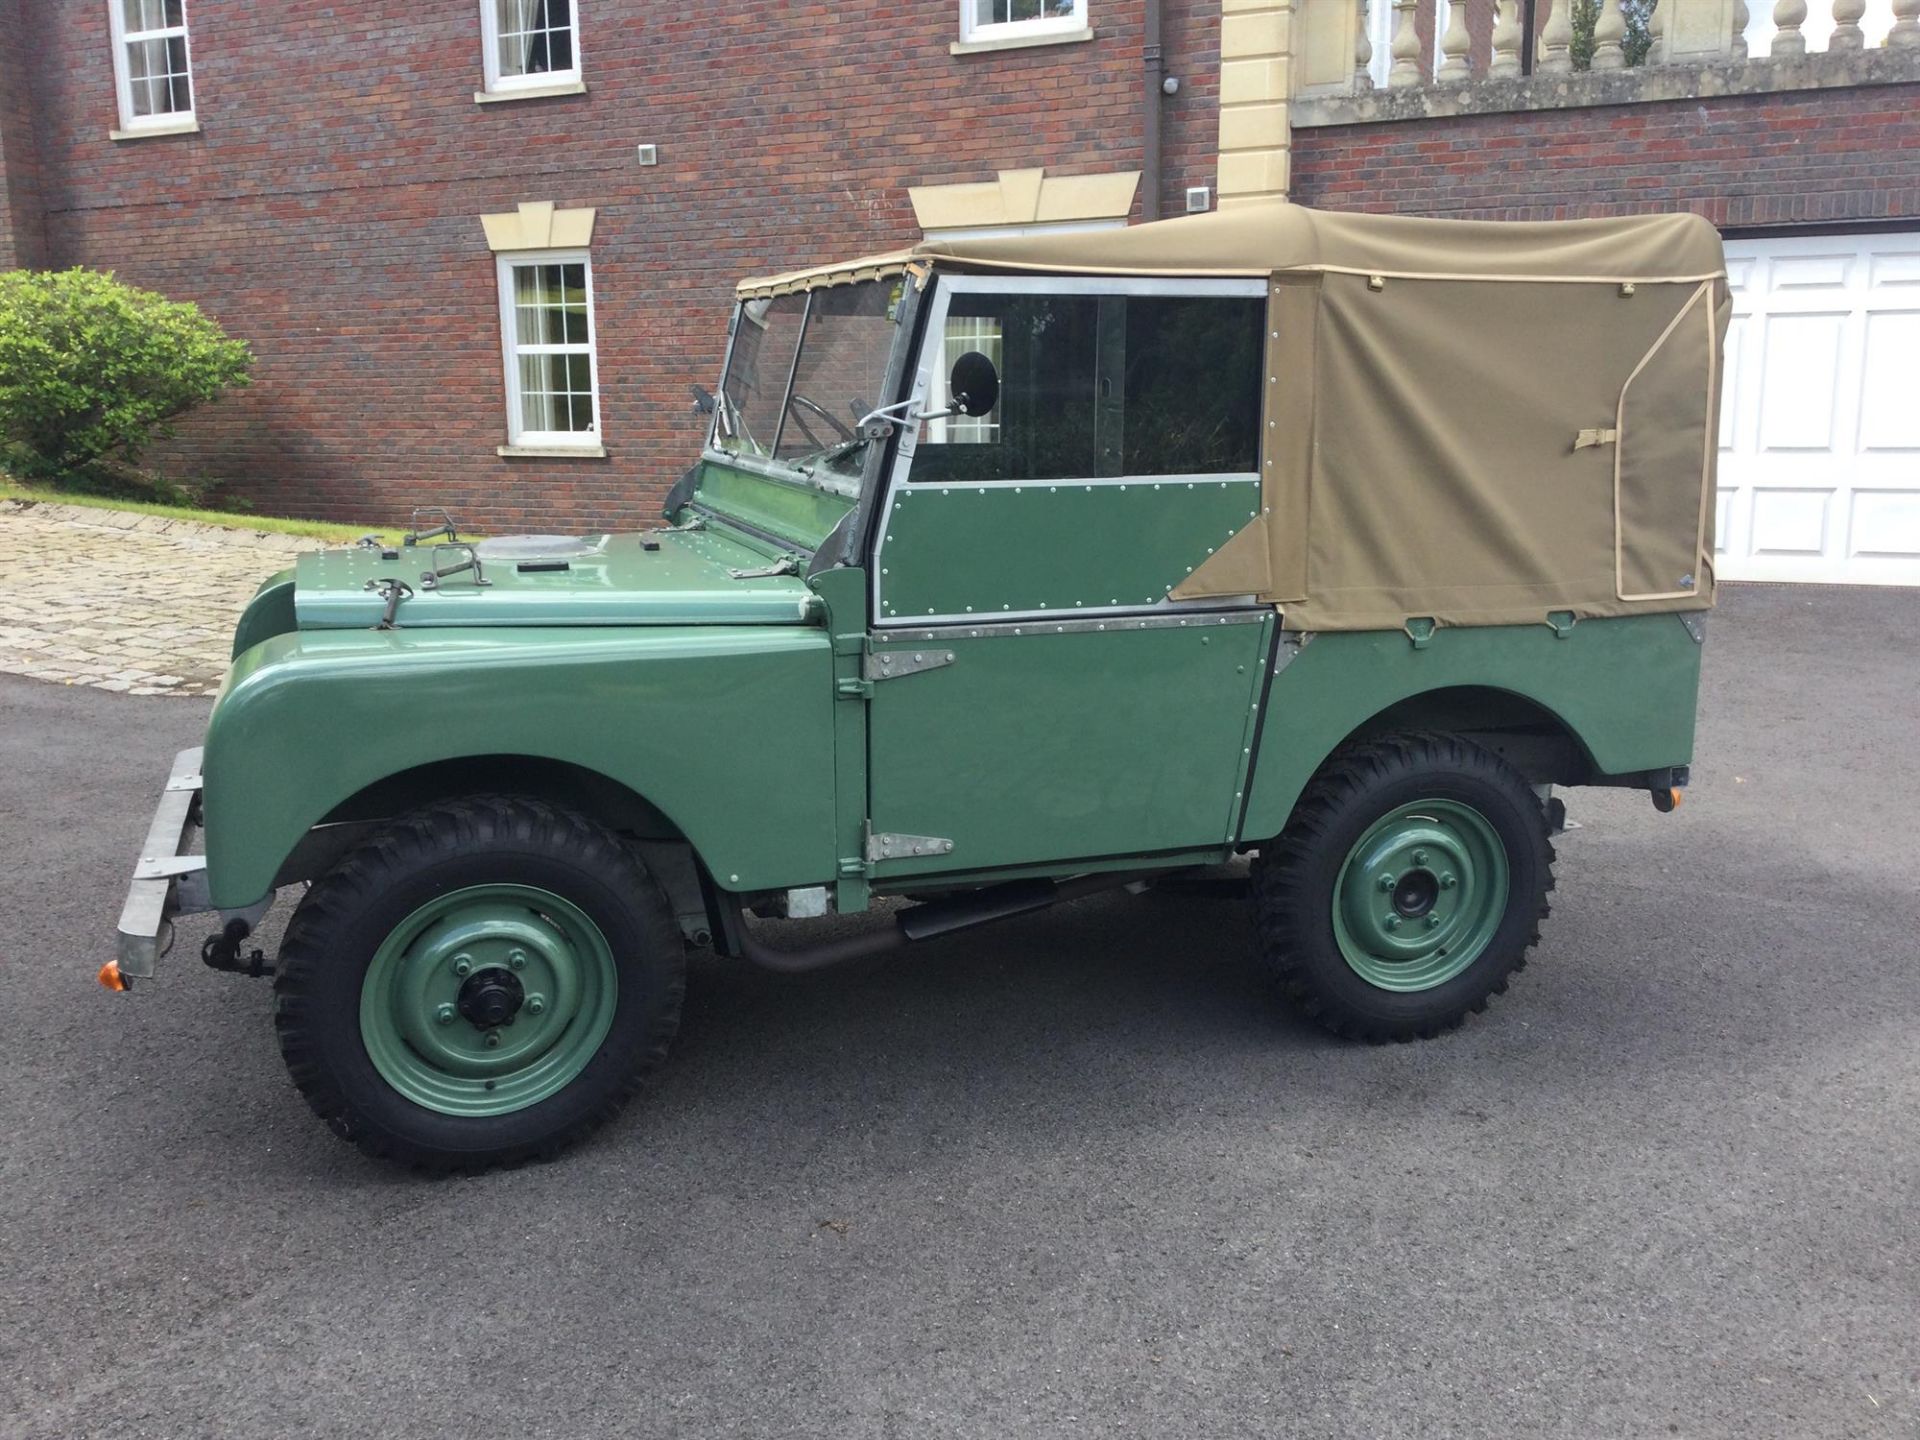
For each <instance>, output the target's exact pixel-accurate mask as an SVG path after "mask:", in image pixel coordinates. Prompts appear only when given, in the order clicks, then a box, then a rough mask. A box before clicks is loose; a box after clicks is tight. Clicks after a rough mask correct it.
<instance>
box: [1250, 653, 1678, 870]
mask: <svg viewBox="0 0 1920 1440" xmlns="http://www.w3.org/2000/svg"><path fill="white" fill-rule="evenodd" d="M1700 649H1701V647H1700V644H1699V642H1698V641H1696V640H1695V639H1694V638H1693V635H1692V633H1691V632H1690V631H1689V630H1688V629H1687V626H1686V625H1685V624H1684V623H1683V621H1682V617H1680V616H1677V615H1634V616H1629V617H1625V618H1621V619H1597V620H1582V621H1580V622H1579V623H1578V624H1576V625H1574V626H1573V627H1572V629H1570V630H1568V631H1567V632H1566V634H1565V635H1564V636H1563V635H1560V634H1558V633H1556V632H1555V631H1554V630H1553V629H1552V628H1551V627H1549V626H1546V625H1493V626H1480V627H1472V628H1468V627H1461V628H1458V629H1453V628H1444V629H1440V630H1436V631H1434V632H1433V635H1432V638H1431V639H1430V640H1429V641H1427V642H1426V644H1425V645H1424V646H1423V647H1416V646H1415V645H1414V644H1413V641H1412V640H1411V638H1410V637H1409V636H1408V635H1407V634H1405V633H1404V632H1402V631H1399V630H1354V631H1325V632H1323V633H1320V634H1317V635H1314V636H1313V637H1312V640H1311V642H1310V643H1309V644H1308V645H1307V646H1306V647H1305V648H1304V649H1302V650H1301V651H1300V652H1299V654H1298V655H1297V656H1296V657H1295V658H1294V659H1293V660H1292V661H1291V663H1289V664H1288V665H1287V666H1286V668H1285V669H1283V670H1282V671H1281V672H1280V673H1279V674H1278V675H1276V676H1275V677H1274V681H1273V686H1272V690H1271V692H1270V694H1269V698H1268V701H1267V711H1266V715H1265V721H1264V724H1263V725H1262V726H1261V742H1260V748H1259V753H1258V755H1257V756H1256V757H1255V760H1254V773H1253V791H1252V794H1251V795H1250V796H1249V797H1248V801H1247V815H1246V820H1245V822H1244V823H1243V825H1242V827H1241V832H1240V833H1241V835H1242V836H1243V837H1244V838H1245V839H1247V840H1255V841H1257V840H1261V839H1265V838H1267V837H1269V836H1273V835H1277V834H1279V833H1280V831H1281V830H1282V829H1284V828H1285V827H1286V823H1287V819H1288V817H1289V816H1290V815H1291V814H1292V813H1293V806H1294V802H1295V801H1297V800H1298V799H1299V798H1300V793H1301V791H1302V790H1304V789H1305V788H1306V785H1307V782H1308V781H1309V780H1311V779H1312V778H1313V774H1314V772H1315V771H1316V770H1318V769H1319V768H1320V766H1321V765H1322V764H1323V763H1325V761H1326V759H1327V757H1328V756H1329V755H1331V754H1332V753H1333V751H1334V750H1335V749H1337V748H1338V747H1339V745H1340V744H1341V742H1342V741H1344V740H1345V739H1346V738H1347V737H1348V736H1349V735H1352V734H1353V733H1354V732H1355V731H1356V730H1358V729H1359V728H1360V727H1361V726H1362V725H1365V724H1366V723H1367V722H1368V721H1369V720H1371V719H1373V717H1374V716H1376V715H1379V714H1380V713H1381V712H1383V711H1385V710H1387V709H1388V708H1390V707H1391V706H1394V705H1397V704H1399V703H1400V702H1401V701H1403V700H1411V699H1415V698H1417V697H1419V696H1421V695H1427V694H1431V693H1433V692H1435V691H1439V690H1449V689H1455V688H1458V687H1477V688H1482V689H1487V690H1498V691H1504V692H1506V693H1507V694H1510V695H1518V696H1521V697H1522V698H1524V699H1527V700H1530V701H1532V702H1533V703H1534V704H1535V705H1538V706H1539V707H1540V708H1541V709H1543V710H1546V711H1547V712H1548V713H1550V714H1551V715H1553V716H1555V717H1556V718H1558V719H1559V721H1560V722H1561V724H1563V725H1564V726H1566V728H1567V729H1568V731H1569V732H1571V733H1572V735H1573V737H1574V738H1575V739H1576V740H1578V741H1579V742H1580V744H1581V746H1582V747H1583V748H1584V749H1585V750H1586V752H1587V754H1588V755H1589V756H1591V757H1592V759H1593V763H1594V768H1595V769H1596V770H1597V771H1598V773H1600V774H1601V775H1630V774H1634V773H1637V772H1639V771H1643V770H1657V769H1661V768H1664V767H1666V766H1669V765H1685V764H1687V763H1688V762H1689V761H1691V760H1692V758H1693V725H1694V710H1695V706H1696V703H1697V700H1698V696H1699V689H1700Z"/></svg>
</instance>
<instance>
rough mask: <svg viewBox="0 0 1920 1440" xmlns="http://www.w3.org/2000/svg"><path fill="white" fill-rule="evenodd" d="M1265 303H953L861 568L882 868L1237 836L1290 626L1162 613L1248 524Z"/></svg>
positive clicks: (1219, 291) (933, 309) (970, 286)
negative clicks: (956, 392)
mask: <svg viewBox="0 0 1920 1440" xmlns="http://www.w3.org/2000/svg"><path fill="white" fill-rule="evenodd" d="M1264 297H1265V286H1264V284H1262V283H1261V282H1258V281H1253V282H1243V281H1221V280H1214V281H1205V280H1189V281H1177V282H1176V281H1163V280H1106V279H1099V280H1096V279H1078V278H1061V277H1053V278H1049V279H1035V278H1019V277H991V276H960V277H943V278H941V279H939V280H938V281H937V282H936V288H935V293H934V295H933V296H932V297H931V303H930V307H929V313H928V319H927V324H926V327H925V329H924V332H923V334H924V337H925V338H924V340H923V341H922V344H921V349H920V353H919V357H918V361H917V365H916V370H915V378H914V382H913V383H914V395H915V398H916V399H917V400H918V401H919V402H920V404H919V405H918V406H917V407H916V409H919V410H924V411H928V412H938V411H942V410H945V409H947V407H948V405H949V401H950V396H949V394H948V391H947V386H948V379H947V377H948V376H949V375H950V374H951V373H952V370H953V366H954V363H955V362H956V361H957V360H958V359H959V358H960V357H961V356H962V355H965V354H967V353H968V352H977V353H979V354H983V355H985V356H986V357H987V358H988V359H990V360H991V361H992V362H993V364H994V366H995V368H996V370H997V372H998V375H999V379H1000V386H999V393H998V399H997V401H996V403H995V404H994V406H993V408H992V409H991V410H989V411H988V412H987V413H985V414H983V415H978V416H969V415H965V414H959V413H955V414H949V415H946V416H944V417H942V418H933V419H929V420H925V421H923V422H921V423H920V424H919V425H917V426H915V427H913V428H912V429H911V430H910V431H909V432H908V433H906V434H904V435H903V436H902V438H901V441H900V444H899V445H898V447H897V456H896V459H895V463H894V466H893V469H892V472H891V475H890V477H889V480H888V483H887V486H886V489H885V492H884V493H883V495H882V496H881V498H880V505H879V511H878V516H877V519H876V522H875V527H874V537H873V548H872V556H871V572H870V573H871V584H872V587H873V591H872V613H873V616H874V623H873V628H872V634H871V636H870V648H871V650H872V655H871V656H870V658H869V660H868V662H867V663H868V669H869V672H870V673H871V674H873V675H875V676H876V677H879V678H875V679H874V680H873V682H872V697H871V704H870V710H869V787H870V796H869V817H870V820H869V824H870V828H871V830H872V832H873V838H872V840H871V841H870V843H869V856H870V858H871V859H873V861H874V865H875V874H876V875H877V876H885V875H888V874H910V873H918V872H926V871H934V870H961V869H964V870H968V871H976V870H984V869H996V868H1005V867H1018V866H1022V865H1029V864H1035V863H1040V862H1046V863H1057V862H1059V861H1062V860H1077V859H1089V860H1092V859H1097V858H1100V857H1122V856H1145V855H1152V854H1170V853H1173V852H1181V851H1188V850H1193V849H1197V848H1204V847H1216V848H1217V847H1219V846H1221V845H1223V844H1226V843H1228V842H1230V841H1231V840H1232V839H1233V838H1234V837H1235V830H1236V826H1237V825H1238V820H1239V812H1240V799H1241V795H1240V792H1241V790H1242V789H1243V781H1244V777H1245V774H1246V767H1247V757H1248V754H1249V751H1250V746H1251V744H1252V731H1253V726H1254V722H1255V720H1256V719H1257V709H1258V702H1259V699H1260V696H1261V683H1260V682H1261V679H1262V675H1263V670H1264V668H1265V667H1266V665H1267V663H1268V657H1269V655H1270V653H1271V651H1272V647H1273V642H1274V639H1275V630H1276V622H1277V616H1276V615H1275V613H1274V611H1273V610H1272V608H1271V607H1270V606H1260V605H1258V604H1256V603H1255V602H1254V601H1253V600H1252V598H1251V597H1247V598H1246V599H1244V600H1243V601H1240V602H1237V603H1222V602H1220V601H1217V600H1216V601H1206V602H1199V603H1182V602H1175V601H1173V600H1171V599H1170V598H1169V594H1168V592H1169V591H1170V590H1171V589H1172V588H1173V587H1174V586H1175V585H1176V584H1177V583H1179V581H1180V580H1182V579H1183V578H1184V577H1185V576H1187V575H1188V574H1190V573H1191V572H1192V571H1193V570H1194V569H1195V568H1196V567H1198V566H1199V565H1200V564H1201V563H1202V562H1203V561H1204V560H1205V559H1206V558H1207V556H1209V555H1211V554H1212V553H1213V552H1214V550H1215V549H1217V548H1218V547H1219V546H1221V545H1223V544H1225V543H1226V541H1227V540H1228V538H1229V537H1231V536H1232V535H1233V534H1235V533H1236V532H1237V531H1239V530H1240V529H1241V528H1242V527H1243V526H1244V525H1246V524H1247V522H1248V521H1249V520H1251V519H1252V518H1254V515H1255V513H1256V511H1257V510H1258V508H1259V503H1260V502H1259V493H1260V487H1259V478H1258V475H1257V473H1256V472H1257V463H1258V462H1257V459H1256V457H1257V454H1258V451H1259V434H1260V426H1261V414H1260V397H1261V393H1262V390H1263V386H1262V384H1261V369H1262V356H1263V353H1264V352H1263V340H1264V330H1265V309H1264V306H1265V298H1264Z"/></svg>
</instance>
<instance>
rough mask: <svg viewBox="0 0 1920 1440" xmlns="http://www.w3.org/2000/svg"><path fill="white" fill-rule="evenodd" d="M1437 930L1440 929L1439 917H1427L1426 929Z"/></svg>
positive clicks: (1430, 915)
mask: <svg viewBox="0 0 1920 1440" xmlns="http://www.w3.org/2000/svg"><path fill="white" fill-rule="evenodd" d="M1439 928H1440V917H1439V916H1438V915H1432V914H1429V915H1428V916H1427V929H1429V930H1438V929H1439Z"/></svg>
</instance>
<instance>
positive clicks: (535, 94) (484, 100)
mask: <svg viewBox="0 0 1920 1440" xmlns="http://www.w3.org/2000/svg"><path fill="white" fill-rule="evenodd" d="M586 93H587V82H586V81H584V80H564V81H561V82H560V83H559V84H557V85H528V86H525V87H523V88H521V89H517V90H476V91H474V92H473V103H474V104H476V105H499V104H503V103H504V102H506V101H508V100H546V99H549V98H551V97H552V96H555V95H584V94H586Z"/></svg>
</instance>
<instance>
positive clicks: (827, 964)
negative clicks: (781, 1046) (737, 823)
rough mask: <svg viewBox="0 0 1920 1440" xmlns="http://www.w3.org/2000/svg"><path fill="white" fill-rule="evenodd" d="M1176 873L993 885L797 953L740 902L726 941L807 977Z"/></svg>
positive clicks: (778, 969)
mask: <svg viewBox="0 0 1920 1440" xmlns="http://www.w3.org/2000/svg"><path fill="white" fill-rule="evenodd" d="M1172 873H1175V872H1173V871H1164V870H1131V871H1111V872H1102V873H1099V874H1094V875H1075V876H1072V877H1071V878H1069V879H1066V880H1012V881H1009V882H1007V883H1006V884H1004V885H992V886H989V887H987V888H986V889H984V890H976V891H973V892H972V893H971V894H967V895H956V896H953V897H952V898H951V899H947V900H935V901H932V902H930V903H928V904H925V905H916V906H914V907H913V908H912V909H910V910H902V911H901V912H900V913H899V914H898V915H896V916H895V917H894V922H893V924H891V925H889V926H886V927H885V928H883V929H880V930H873V931H869V932H868V933H867V934H864V935H850V936H847V937H845V938H844V939H840V940H828V941H824V942H822V943H821V944H818V945H808V946H803V947H801V948H800V949H797V950H780V949H776V948H775V947H773V946H771V945H768V944H767V943H766V942H765V941H763V940H761V939H759V938H758V937H757V936H756V935H754V933H753V932H752V931H751V930H749V929H748V928H747V925H746V920H745V917H744V916H742V915H741V913H740V905H739V901H738V900H732V901H731V902H730V903H731V905H732V909H731V910H730V912H729V913H728V916H727V919H728V920H729V921H730V922H731V923H730V924H728V925H727V926H726V927H725V929H726V930H727V931H729V932H730V933H729V934H728V935H727V937H726V938H727V940H728V941H729V943H730V946H731V948H732V949H733V951H734V953H736V954H737V955H739V956H740V957H741V958H742V959H744V960H750V961H752V962H753V963H754V964H755V965H758V966H759V967H760V968H761V969H763V970H771V971H774V972H775V973H777V974H781V975H804V974H806V973H808V972H809V971H813V970H826V969H829V968H831V967H833V966H835V965H845V964H847V963H849V962H851V961H854V960H867V959H871V958H872V957H873V956H876V955H885V954H887V953H888V952H889V951H893V950H901V949H904V948H905V947H906V946H908V945H910V944H912V943H913V942H914V941H916V940H932V939H934V938H936V937H938V936H941V935H951V934H953V933H955V932H956V931H960V930H971V929H973V928H974V927H976V926H979V925H988V924H991V923H992V922H993V921H995V920H1005V919H1007V918H1009V917H1011V916H1014V915H1026V914H1030V913H1031V912H1033V911H1035V910H1045V909H1047V908H1049V907H1050V906H1054V905H1059V904H1061V903H1063V902H1065V901H1068V900H1078V899H1081V898H1082V897H1084V896H1087V895H1095V894H1098V893H1099V892H1100V891H1102V890H1118V889H1121V888H1123V887H1125V886H1127V885H1132V884H1135V883H1136V882H1138V881H1140V880H1144V879H1147V878H1149V877H1151V876H1154V875H1165V874H1172Z"/></svg>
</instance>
